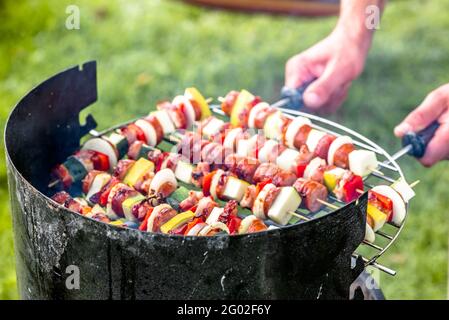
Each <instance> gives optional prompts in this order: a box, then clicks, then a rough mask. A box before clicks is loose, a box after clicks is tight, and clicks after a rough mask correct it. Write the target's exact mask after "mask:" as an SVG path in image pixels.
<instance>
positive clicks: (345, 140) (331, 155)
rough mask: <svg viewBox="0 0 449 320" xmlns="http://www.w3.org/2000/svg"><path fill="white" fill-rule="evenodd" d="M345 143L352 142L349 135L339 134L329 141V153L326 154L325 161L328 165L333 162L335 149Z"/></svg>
mask: <svg viewBox="0 0 449 320" xmlns="http://www.w3.org/2000/svg"><path fill="white" fill-rule="evenodd" d="M345 144H352V139H351V137H348V136H340V137H338V138H337V139H335V140H334V141H333V142H332V143H331V146H330V147H329V153H328V154H327V163H328V164H329V165H333V164H334V157H335V152H337V150H338V149H340V147H342V146H344V145H345Z"/></svg>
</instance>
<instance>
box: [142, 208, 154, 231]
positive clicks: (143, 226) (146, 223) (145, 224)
mask: <svg viewBox="0 0 449 320" xmlns="http://www.w3.org/2000/svg"><path fill="white" fill-rule="evenodd" d="M151 213H153V208H149V209H148V212H147V214H146V215H145V218H144V219H143V221H142V223H141V224H140V226H139V230H140V231H147V226H148V219H149V218H150V216H151Z"/></svg>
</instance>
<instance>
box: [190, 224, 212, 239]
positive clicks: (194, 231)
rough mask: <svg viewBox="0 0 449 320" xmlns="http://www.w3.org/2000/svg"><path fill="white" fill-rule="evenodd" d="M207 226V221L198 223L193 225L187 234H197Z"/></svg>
mask: <svg viewBox="0 0 449 320" xmlns="http://www.w3.org/2000/svg"><path fill="white" fill-rule="evenodd" d="M206 226H207V223H198V224H196V225H194V226H193V228H192V229H190V230H189V232H187V234H186V236H197V235H198V234H199V233H200V231H201V230H202V229H204V227H206Z"/></svg>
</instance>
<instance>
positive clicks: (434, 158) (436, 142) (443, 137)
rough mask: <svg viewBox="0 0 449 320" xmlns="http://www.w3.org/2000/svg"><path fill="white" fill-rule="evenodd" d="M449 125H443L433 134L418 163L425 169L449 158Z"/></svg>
mask: <svg viewBox="0 0 449 320" xmlns="http://www.w3.org/2000/svg"><path fill="white" fill-rule="evenodd" d="M447 141H449V123H443V124H441V126H440V127H439V128H438V130H437V131H436V132H435V136H434V137H433V139H432V140H431V141H430V142H429V145H428V146H427V148H426V153H425V154H424V156H423V157H422V158H421V159H419V161H420V162H421V163H422V164H423V165H424V166H426V167H431V166H433V165H434V164H435V163H437V162H439V161H441V160H444V159H447V158H448V156H449V144H448V143H447Z"/></svg>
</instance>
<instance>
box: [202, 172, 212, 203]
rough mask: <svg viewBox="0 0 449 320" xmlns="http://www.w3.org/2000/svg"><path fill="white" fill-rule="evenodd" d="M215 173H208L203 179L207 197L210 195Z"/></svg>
mask: <svg viewBox="0 0 449 320" xmlns="http://www.w3.org/2000/svg"><path fill="white" fill-rule="evenodd" d="M214 174H215V171H212V172H211V173H208V174H207V175H205V176H204V178H203V194H204V195H205V196H206V197H207V196H209V195H210V185H211V182H212V177H213V176H214Z"/></svg>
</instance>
